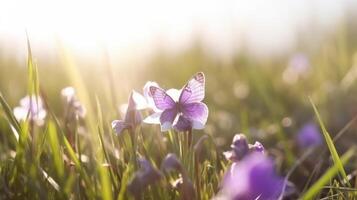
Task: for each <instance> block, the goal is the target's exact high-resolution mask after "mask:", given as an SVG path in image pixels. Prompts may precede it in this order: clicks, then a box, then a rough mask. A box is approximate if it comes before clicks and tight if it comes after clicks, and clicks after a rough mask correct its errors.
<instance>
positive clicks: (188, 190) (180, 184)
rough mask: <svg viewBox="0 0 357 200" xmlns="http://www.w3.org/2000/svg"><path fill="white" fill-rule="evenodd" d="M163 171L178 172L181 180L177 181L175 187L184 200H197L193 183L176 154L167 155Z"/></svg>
mask: <svg viewBox="0 0 357 200" xmlns="http://www.w3.org/2000/svg"><path fill="white" fill-rule="evenodd" d="M161 170H162V171H164V172H170V171H178V172H179V173H180V178H178V179H177V180H175V182H174V183H173V187H174V188H175V189H177V190H178V191H179V193H180V198H181V199H182V200H190V199H195V196H196V193H195V189H194V187H193V183H192V182H191V180H190V178H189V177H188V175H187V172H186V170H185V169H184V168H183V166H182V164H181V162H180V161H179V159H178V158H177V157H176V155H175V154H173V153H170V154H167V156H166V157H165V158H164V160H163V161H162V163H161Z"/></svg>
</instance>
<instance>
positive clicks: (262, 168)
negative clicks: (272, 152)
mask: <svg viewBox="0 0 357 200" xmlns="http://www.w3.org/2000/svg"><path fill="white" fill-rule="evenodd" d="M283 185H284V179H283V178H282V177H280V176H278V175H277V174H276V173H275V171H274V163H273V161H272V160H271V159H269V158H268V157H266V156H265V155H264V154H259V153H253V154H250V155H249V156H247V157H246V158H244V159H243V160H242V161H241V162H239V163H233V165H232V166H231V167H230V168H229V169H228V170H227V172H226V174H225V177H224V180H223V185H222V190H221V191H220V193H219V195H218V196H219V197H223V199H236V200H252V199H264V200H269V199H270V200H275V199H278V198H279V196H280V195H281V193H282V189H283Z"/></svg>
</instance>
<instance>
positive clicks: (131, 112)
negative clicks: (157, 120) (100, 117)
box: [112, 91, 142, 135]
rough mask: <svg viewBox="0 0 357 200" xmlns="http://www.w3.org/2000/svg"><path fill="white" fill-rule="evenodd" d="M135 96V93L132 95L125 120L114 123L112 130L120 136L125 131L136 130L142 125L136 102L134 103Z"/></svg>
mask: <svg viewBox="0 0 357 200" xmlns="http://www.w3.org/2000/svg"><path fill="white" fill-rule="evenodd" d="M133 95H134V91H133V92H132V93H131V94H130V97H129V100H128V108H127V110H126V114H125V118H124V120H114V121H113V122H112V128H113V129H114V130H115V132H116V133H117V134H119V135H120V134H121V133H122V132H123V131H124V130H125V129H135V128H136V127H137V126H138V125H139V124H141V121H142V117H141V114H140V112H139V111H138V109H137V107H136V102H135V101H134V98H133Z"/></svg>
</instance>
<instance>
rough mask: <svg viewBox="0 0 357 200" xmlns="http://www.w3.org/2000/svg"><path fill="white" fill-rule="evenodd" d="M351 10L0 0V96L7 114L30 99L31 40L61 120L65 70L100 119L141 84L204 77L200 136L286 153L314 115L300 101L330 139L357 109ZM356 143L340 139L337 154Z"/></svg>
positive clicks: (332, 5) (289, 1) (316, 4)
mask: <svg viewBox="0 0 357 200" xmlns="http://www.w3.org/2000/svg"><path fill="white" fill-rule="evenodd" d="M356 9H357V2H356V1H353V0H300V1H294V0H274V1H273V0H265V1H259V0H251V1H242V0H237V1H233V0H229V1H218V0H212V1H207V0H205V1H203V0H198V1H188V0H180V1H178V0H173V1H164V0H152V1H137V0H134V1H114V0H111V1H99V0H94V1H81V0H80V1H69V0H61V1H45V0H33V1H25V0H24V1H21V0H14V1H1V2H0V91H1V92H2V93H3V94H4V96H5V98H6V99H7V100H8V101H9V102H10V104H11V106H12V107H14V106H16V105H18V102H19V100H20V98H22V97H23V96H24V95H25V94H26V89H27V86H26V85H27V67H26V62H27V61H26V59H27V43H26V35H28V38H29V40H30V43H31V48H32V53H33V56H34V57H35V58H36V59H35V60H36V63H37V65H38V68H39V76H40V77H39V78H40V85H41V88H42V90H43V91H44V93H46V96H47V97H48V99H49V100H50V102H51V105H52V106H53V107H54V109H55V111H56V112H57V113H59V114H60V113H61V112H62V109H61V103H60V102H61V99H60V90H61V89H62V88H64V87H66V86H69V85H72V84H73V78H71V69H76V70H78V72H79V74H80V75H81V77H82V78H83V80H84V83H85V85H86V87H87V89H88V90H89V94H90V95H91V96H92V97H94V96H95V95H97V96H98V97H99V99H100V100H101V102H102V105H103V106H104V113H106V112H107V113H110V112H111V113H113V109H114V110H115V109H118V107H119V106H120V104H123V103H125V102H126V100H127V97H128V95H129V93H130V91H131V90H132V89H135V90H137V91H139V92H141V91H142V87H143V85H144V84H145V82H146V81H150V80H151V81H156V82H158V83H159V84H160V85H161V86H162V87H164V88H167V89H168V88H181V87H182V86H183V85H184V84H185V82H186V81H187V80H188V79H189V78H190V77H191V76H192V75H193V74H194V73H195V72H197V71H203V72H204V73H205V74H206V79H207V85H206V91H207V95H206V99H205V102H206V103H207V104H208V107H209V109H210V116H209V121H208V123H207V126H206V128H205V129H204V131H203V132H206V133H209V134H212V135H214V136H215V138H216V143H217V145H219V146H222V147H223V149H224V148H225V147H227V145H229V144H230V142H231V138H232V136H233V135H234V134H235V133H237V132H244V133H246V134H247V135H248V137H251V138H254V139H256V140H261V141H264V145H265V146H268V147H269V146H275V147H277V148H278V149H281V150H282V152H284V149H285V150H286V149H289V150H291V151H294V148H295V147H294V145H289V144H290V142H291V144H294V143H293V141H294V140H295V135H296V132H297V131H298V130H299V129H300V128H301V127H302V125H303V124H305V123H307V122H310V121H311V120H313V118H314V114H313V110H312V107H311V105H310V103H309V101H308V96H311V97H312V99H313V100H314V102H315V103H316V104H317V105H318V108H319V110H320V112H321V114H322V115H323V117H324V120H325V122H326V124H327V126H328V128H329V130H330V132H331V134H332V135H334V134H336V133H337V132H338V131H339V130H340V129H342V128H343V127H344V126H345V125H346V124H347V123H348V122H349V121H351V120H352V118H353V117H354V116H355V115H356V113H357V107H356V105H357V104H356V103H357V95H355V94H357V93H356V92H357V91H356V90H357V87H356V86H357V85H356V78H357V54H356V52H357V51H356V47H357V39H356V37H355V35H356V34H357V22H356V20H355V19H356V17H357V16H356ZM116 117H117V116H114V115H108V116H106V118H107V119H106V120H108V122H110V121H111V120H113V119H115V118H116ZM354 137H355V136H354V135H353V133H352V132H348V133H346V135H345V137H344V138H345V139H341V141H339V144H338V145H337V147H338V148H339V149H344V148H345V147H348V146H349V145H350V143H351V140H350V138H354ZM252 140H253V139H252ZM280 141H285V142H284V143H280ZM352 141H353V140H352Z"/></svg>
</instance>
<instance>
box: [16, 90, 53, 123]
mask: <svg viewBox="0 0 357 200" xmlns="http://www.w3.org/2000/svg"><path fill="white" fill-rule="evenodd" d="M46 115H47V112H46V110H45V109H44V107H43V102H42V99H41V97H37V98H36V97H35V96H31V97H30V96H26V97H24V98H22V99H21V100H20V106H18V107H15V108H14V116H15V117H16V119H17V120H19V121H25V120H26V119H29V120H30V121H33V122H35V123H36V124H37V125H38V126H41V125H43V124H44V119H45V118H46Z"/></svg>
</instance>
